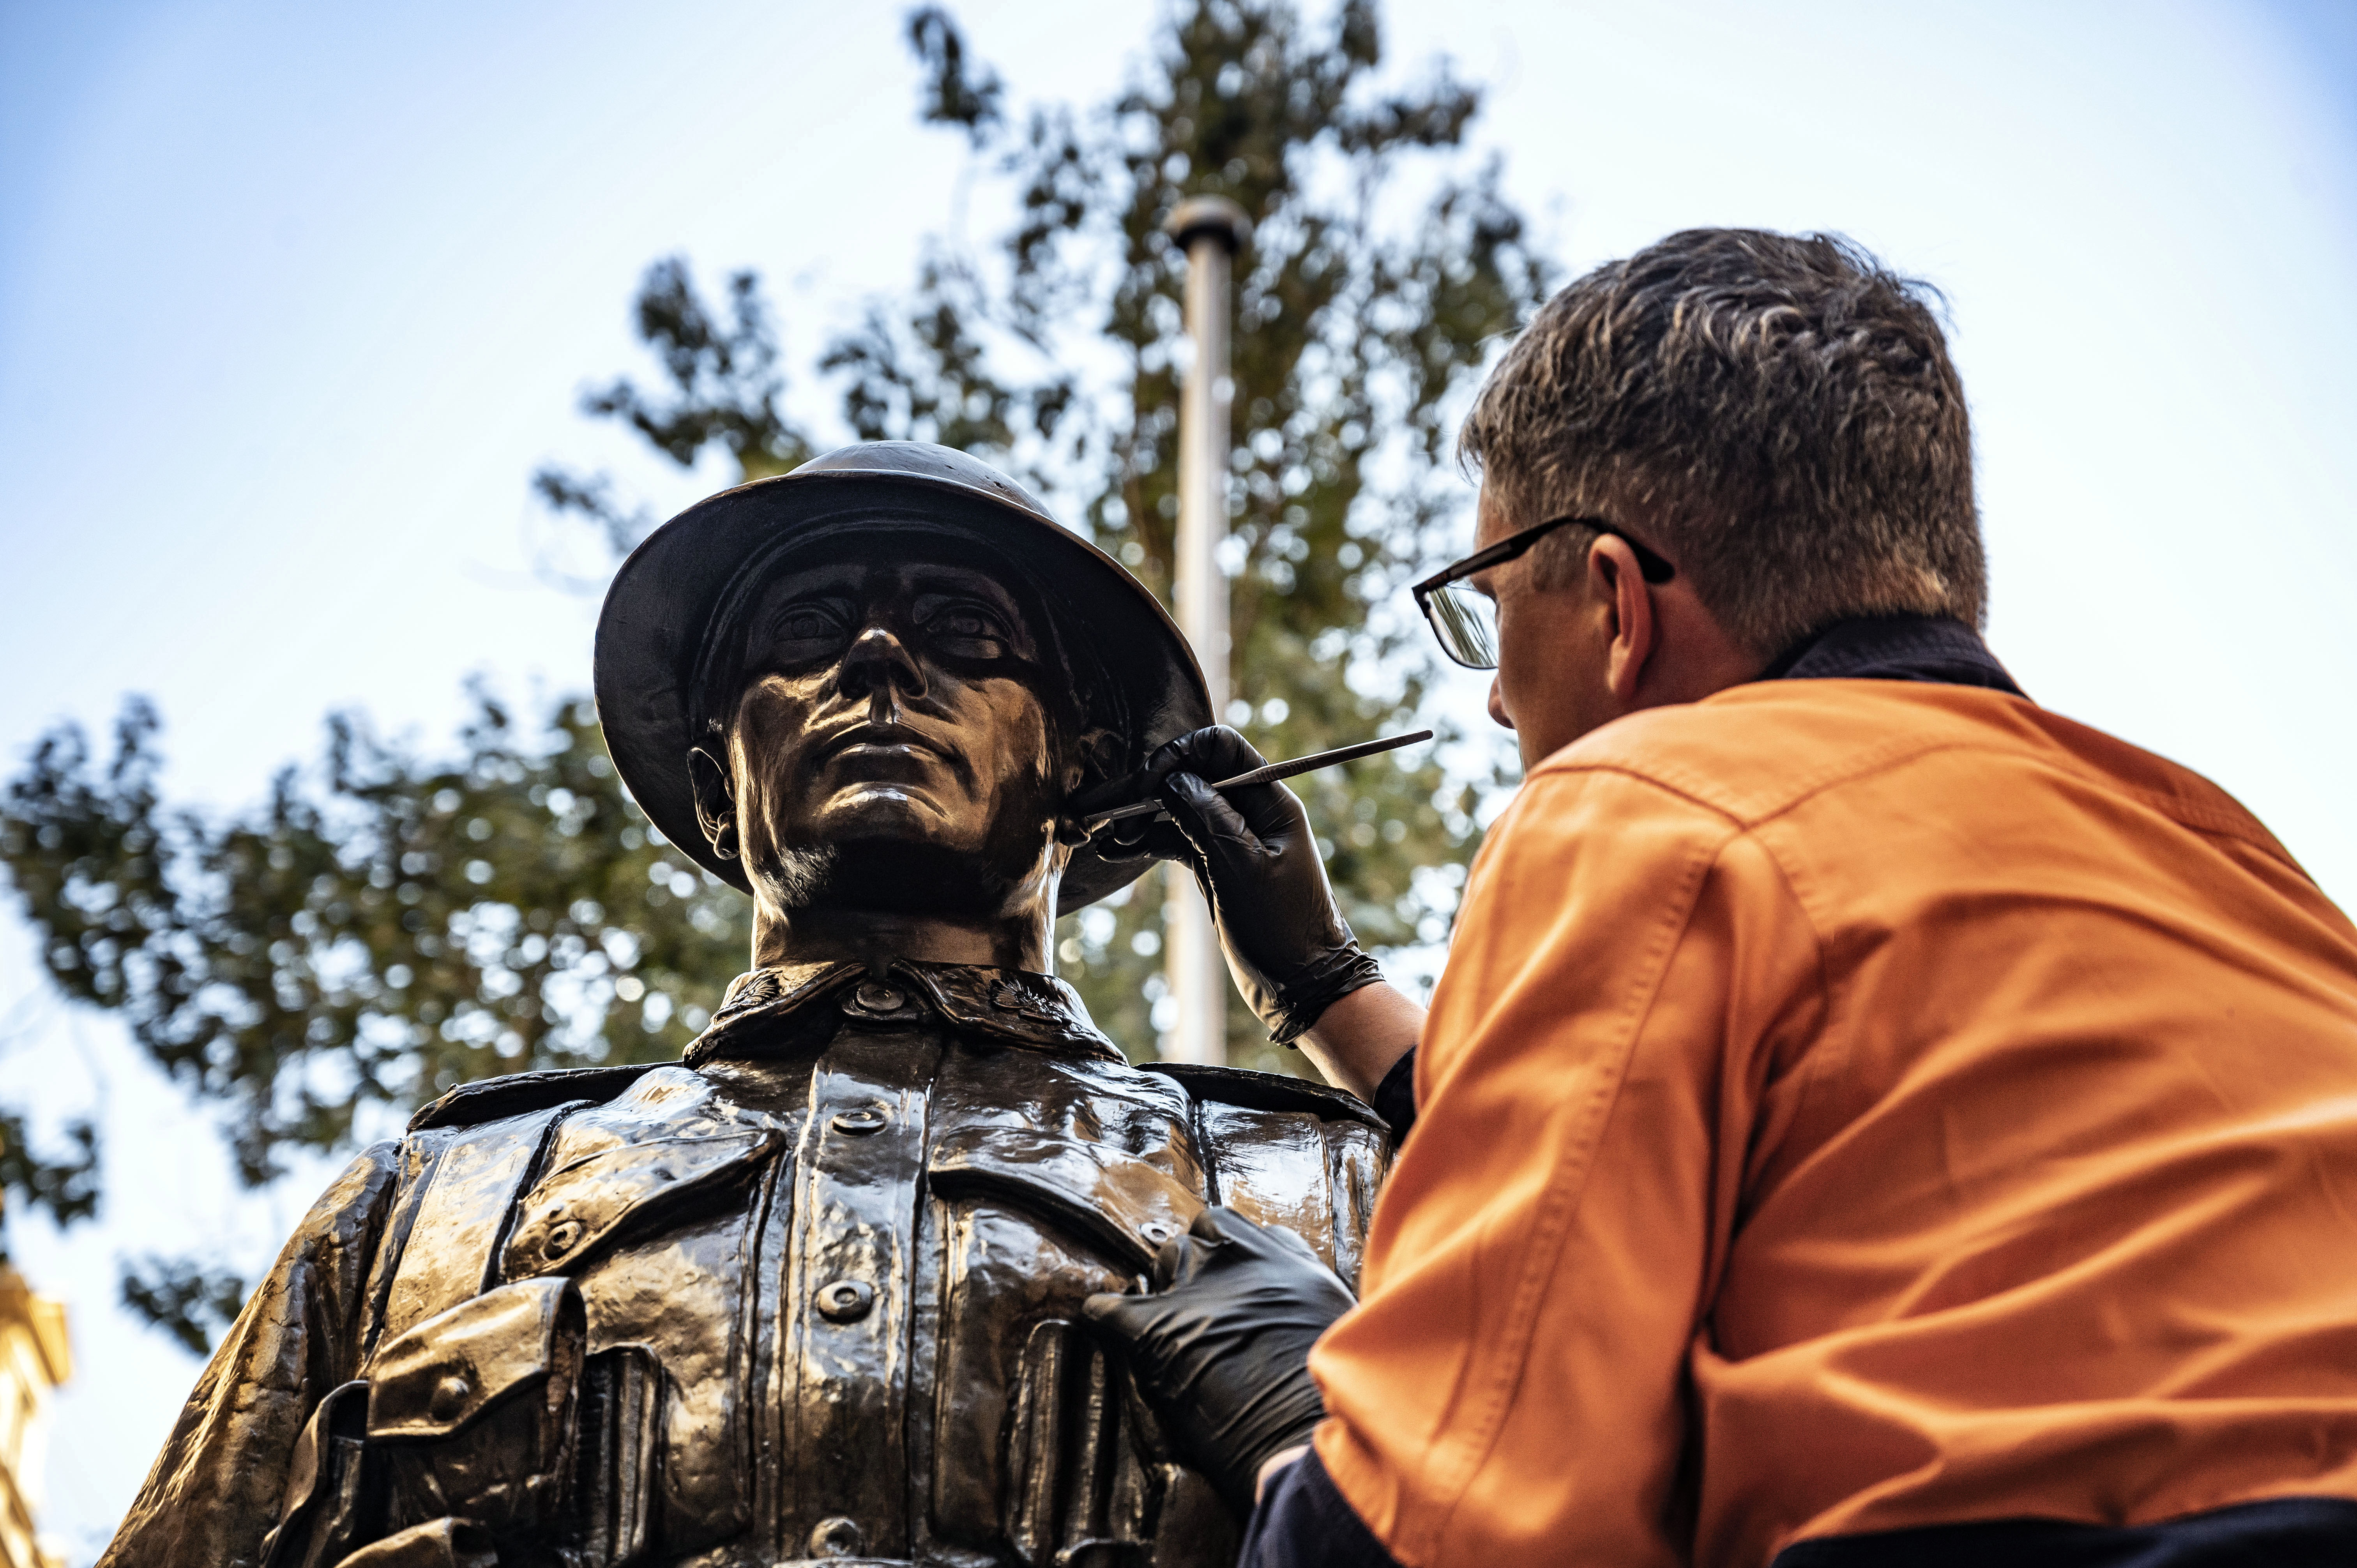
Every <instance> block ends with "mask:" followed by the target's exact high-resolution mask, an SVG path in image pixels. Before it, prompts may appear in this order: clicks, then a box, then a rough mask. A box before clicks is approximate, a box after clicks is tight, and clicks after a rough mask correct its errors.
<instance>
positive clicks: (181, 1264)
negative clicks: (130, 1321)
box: [122, 1257, 245, 1356]
mask: <svg viewBox="0 0 2357 1568" xmlns="http://www.w3.org/2000/svg"><path fill="white" fill-rule="evenodd" d="M122 1300H123V1305H125V1306H127V1307H129V1308H130V1309H131V1310H132V1311H134V1312H135V1313H137V1314H138V1315H139V1316H142V1317H144V1318H145V1319H146V1320H147V1321H148V1322H149V1323H150V1324H152V1325H154V1326H156V1327H157V1328H160V1329H162V1330H163V1331H164V1332H165V1333H167V1334H168V1335H170V1336H171V1337H173V1338H175V1339H177V1340H178V1341H179V1342H180V1343H181V1344H182V1345H184V1346H186V1347H187V1348H188V1349H189V1350H190V1351H191V1352H193V1353H195V1354H196V1355H199V1356H204V1355H209V1354H210V1353H211V1351H212V1348H213V1341H214V1339H215V1338H217V1337H219V1336H220V1334H221V1331H222V1330H223V1329H226V1328H227V1327H228V1326H230V1325H231V1324H232V1323H234V1322H236V1321H237V1315H238V1313H239V1311H240V1310H241V1309H242V1307H243V1306H244V1305H245V1281H244V1280H243V1279H242V1278H241V1277H240V1276H239V1275H238V1274H236V1273H233V1272H231V1271H230V1270H227V1269H215V1268H207V1267H206V1266H204V1265H203V1264H201V1263H197V1262H190V1261H189V1260H188V1259H186V1258H153V1257H150V1258H139V1259H133V1260H128V1261H126V1262H124V1265H123V1273H122Z"/></svg>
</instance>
